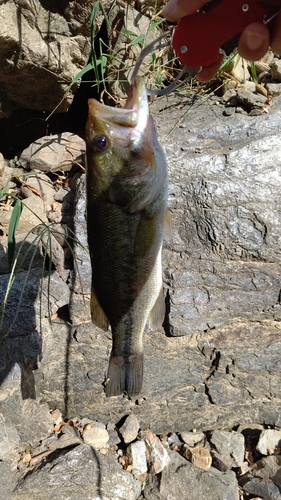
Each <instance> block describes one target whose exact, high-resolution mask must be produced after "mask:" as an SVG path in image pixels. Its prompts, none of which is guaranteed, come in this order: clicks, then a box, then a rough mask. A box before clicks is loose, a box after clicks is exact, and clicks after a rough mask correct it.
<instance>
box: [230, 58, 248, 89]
mask: <svg viewBox="0 0 281 500" xmlns="http://www.w3.org/2000/svg"><path fill="white" fill-rule="evenodd" d="M233 62H234V68H233V69H232V71H231V75H232V76H233V77H234V78H235V79H236V80H238V82H240V83H243V82H245V81H246V80H249V78H250V73H249V70H248V68H247V64H246V61H245V60H244V59H242V58H241V57H240V56H239V55H238V54H237V56H235V58H234V60H233Z"/></svg>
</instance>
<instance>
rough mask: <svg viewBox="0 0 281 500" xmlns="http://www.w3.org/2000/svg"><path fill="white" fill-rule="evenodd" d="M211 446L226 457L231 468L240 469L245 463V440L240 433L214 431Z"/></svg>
mask: <svg viewBox="0 0 281 500" xmlns="http://www.w3.org/2000/svg"><path fill="white" fill-rule="evenodd" d="M210 444H211V446H212V447H213V448H214V449H215V450H216V451H217V452H218V453H219V454H220V455H222V456H225V457H226V459H227V462H228V463H230V465H229V467H240V466H241V465H242V464H243V462H244V455H245V439H244V436H243V434H240V433H239V432H234V431H232V432H228V431H219V430H218V431H214V432H212V435H211V438H210Z"/></svg>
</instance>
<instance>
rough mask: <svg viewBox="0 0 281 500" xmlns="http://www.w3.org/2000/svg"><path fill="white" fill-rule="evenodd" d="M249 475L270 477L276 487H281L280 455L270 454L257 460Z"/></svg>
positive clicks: (263, 477)
mask: <svg viewBox="0 0 281 500" xmlns="http://www.w3.org/2000/svg"><path fill="white" fill-rule="evenodd" d="M249 476H250V477H253V476H254V477H255V476H257V477H260V478H262V479H271V480H272V481H273V482H274V484H276V486H278V488H279V489H280V488H281V455H272V456H268V457H263V458H261V459H260V460H258V461H257V462H256V463H255V464H254V465H253V467H251V471H250V473H249Z"/></svg>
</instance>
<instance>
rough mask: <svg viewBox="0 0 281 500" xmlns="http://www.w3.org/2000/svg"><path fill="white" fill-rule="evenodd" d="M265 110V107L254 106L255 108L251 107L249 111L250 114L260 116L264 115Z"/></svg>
mask: <svg viewBox="0 0 281 500" xmlns="http://www.w3.org/2000/svg"><path fill="white" fill-rule="evenodd" d="M263 112H264V110H263V109H257V108H254V109H251V111H250V112H249V116H260V115H263Z"/></svg>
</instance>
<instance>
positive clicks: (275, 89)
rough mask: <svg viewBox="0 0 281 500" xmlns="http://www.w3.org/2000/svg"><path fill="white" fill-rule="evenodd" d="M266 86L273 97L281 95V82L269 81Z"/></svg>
mask: <svg viewBox="0 0 281 500" xmlns="http://www.w3.org/2000/svg"><path fill="white" fill-rule="evenodd" d="M265 88H266V90H267V91H268V94H269V95H270V96H272V97H277V96H279V95H281V83H267V84H266V86H265Z"/></svg>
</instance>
